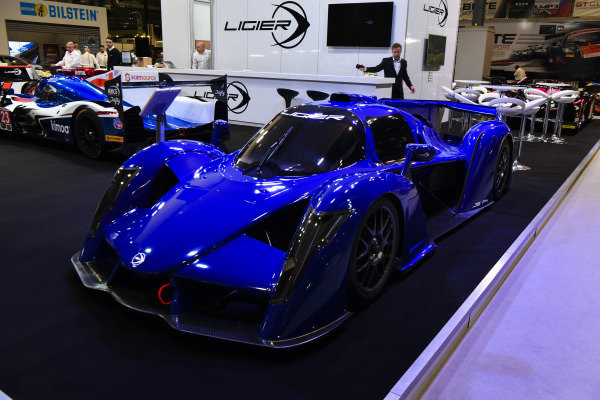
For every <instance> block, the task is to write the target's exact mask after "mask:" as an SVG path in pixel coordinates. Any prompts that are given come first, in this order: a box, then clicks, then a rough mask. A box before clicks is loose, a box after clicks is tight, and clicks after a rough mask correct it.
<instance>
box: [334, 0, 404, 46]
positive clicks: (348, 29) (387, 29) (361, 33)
mask: <svg viewBox="0 0 600 400" xmlns="http://www.w3.org/2000/svg"><path fill="white" fill-rule="evenodd" d="M393 14H394V2H392V1H382V2H376V3H341V4H329V9H328V14H327V46H352V47H389V46H390V44H391V39H392V20H393Z"/></svg>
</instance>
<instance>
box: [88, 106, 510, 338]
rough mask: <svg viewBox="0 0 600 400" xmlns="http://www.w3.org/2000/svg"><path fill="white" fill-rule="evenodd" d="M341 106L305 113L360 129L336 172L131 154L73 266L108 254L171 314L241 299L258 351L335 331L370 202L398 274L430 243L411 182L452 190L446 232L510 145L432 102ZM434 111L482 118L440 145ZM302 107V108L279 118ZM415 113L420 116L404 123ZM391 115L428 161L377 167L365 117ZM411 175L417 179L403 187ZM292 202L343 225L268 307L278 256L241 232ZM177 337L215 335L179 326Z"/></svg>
mask: <svg viewBox="0 0 600 400" xmlns="http://www.w3.org/2000/svg"><path fill="white" fill-rule="evenodd" d="M343 99H344V97H343V96H334V100H335V101H324V102H318V103H314V105H316V106H317V107H327V108H323V109H322V110H327V111H328V112H331V110H332V109H331V108H332V107H333V108H334V109H335V108H338V109H344V110H347V111H350V112H351V113H353V114H355V115H356V116H357V117H358V121H360V122H356V121H355V122H353V123H355V124H358V125H357V128H361V129H363V130H364V132H365V139H364V140H365V143H364V148H365V149H366V150H365V152H366V154H365V157H364V159H362V160H359V161H357V162H355V163H354V164H352V165H349V166H347V167H345V168H340V169H334V170H332V171H329V172H324V173H320V174H313V175H303V176H277V175H275V176H273V177H269V178H265V179H261V178H259V177H257V176H258V175H257V176H254V175H252V174H248V173H247V171H243V170H242V169H240V168H239V167H238V166H236V163H235V162H236V157H237V156H238V154H239V152H235V153H232V154H229V155H225V154H223V153H222V152H221V151H220V150H218V149H216V148H214V147H212V146H210V145H206V144H202V143H199V142H191V141H176V142H166V143H159V144H156V145H153V146H150V147H148V148H146V149H144V150H142V151H140V152H139V153H137V154H135V155H134V156H133V157H131V158H130V159H129V160H128V161H127V162H125V163H124V164H123V168H139V171H138V172H137V175H136V176H135V177H134V178H133V180H131V182H130V183H129V185H128V187H127V188H126V189H125V190H124V191H123V193H122V195H121V196H120V197H119V198H118V200H117V201H116V203H115V204H114V206H113V207H112V209H110V210H109V211H108V212H107V213H106V214H104V215H103V216H102V218H101V222H100V226H99V230H98V233H97V234H96V235H95V236H94V237H92V236H90V235H88V237H87V238H86V242H85V244H84V246H83V250H82V252H81V254H80V255H79V260H78V262H79V263H90V262H91V263H93V262H96V261H100V260H102V259H103V258H106V257H109V258H110V257H112V258H114V259H116V260H118V264H120V266H119V267H118V268H122V269H124V270H128V271H130V272H131V273H133V274H135V275H137V276H140V277H141V276H144V277H147V278H150V277H157V279H158V278H160V280H161V282H163V281H164V282H171V284H172V285H173V287H174V288H175V295H174V299H173V302H172V304H171V306H170V313H171V314H180V313H182V314H185V313H187V312H188V311H189V310H192V309H194V307H196V306H197V305H198V304H199V303H201V302H202V301H204V300H201V299H200V297H201V296H200V295H199V294H197V293H196V292H198V291H200V292H201V290H200V289H198V288H199V287H200V286H198V285H206V286H208V287H211V288H213V289H214V290H216V289H218V290H221V291H224V292H226V293H229V294H227V295H226V296H225V297H223V299H230V298H235V297H236V296H238V295H240V294H242V293H243V294H244V295H245V296H250V297H251V298H253V299H254V300H253V301H255V302H259V303H260V304H261V305H262V307H264V310H263V311H262V314H261V322H260V329H259V330H257V337H255V338H252V339H245V340H242V341H248V342H251V343H258V344H264V345H269V346H277V343H288V344H289V343H295V344H299V343H302V342H305V341H308V340H311V339H313V338H314V337H315V336H316V335H317V332H318V333H319V334H322V332H324V330H327V329H328V328H327V327H332V326H336V325H337V323H335V322H336V321H341V320H343V319H344V318H345V317H346V316H347V314H348V299H347V290H346V287H347V282H346V275H347V266H348V263H349V257H350V254H351V249H352V246H353V243H354V240H355V237H356V233H357V230H358V227H359V225H360V223H361V221H362V219H363V217H364V216H365V213H366V211H367V209H368V208H369V207H370V206H371V204H373V202H375V201H376V200H377V199H379V198H381V197H386V198H388V199H389V200H390V201H392V203H393V204H394V205H395V207H396V209H397V212H398V216H399V219H400V223H401V226H402V230H401V233H402V234H401V235H400V238H399V240H400V241H401V243H399V252H398V255H397V257H398V258H399V259H400V262H399V265H398V268H400V269H407V268H410V267H412V266H413V265H415V264H417V263H418V262H419V260H421V259H422V258H423V257H424V256H425V255H426V254H428V253H429V252H431V251H432V250H433V249H434V248H435V244H434V241H433V240H434V239H435V237H434V236H432V234H431V232H429V231H428V225H427V222H428V221H429V219H430V218H432V217H431V215H428V214H427V213H426V212H425V211H426V210H425V209H424V208H423V205H422V201H423V197H422V196H423V195H427V193H426V192H425V191H424V189H423V185H424V184H431V185H434V184H438V183H437V182H438V181H440V178H439V177H437V176H438V175H436V174H439V173H440V172H439V171H441V173H443V174H456V176H457V178H456V187H453V188H451V189H454V190H455V192H456V193H460V194H461V195H460V197H459V198H458V199H454V200H453V201H455V203H453V204H448V205H447V208H448V209H447V210H446V211H447V212H445V213H441V214H438V215H437V218H446V219H447V221H445V224H444V225H443V226H444V227H445V229H446V230H447V229H450V228H452V227H453V226H456V225H457V224H459V223H461V222H463V221H464V220H465V219H466V218H468V217H470V216H471V215H473V214H474V213H476V212H477V211H478V209H481V208H483V207H484V206H485V205H487V204H489V203H490V202H491V200H492V199H491V188H492V183H493V177H494V175H493V174H494V170H495V165H496V158H497V154H498V148H499V146H500V143H501V141H502V140H503V139H504V138H506V137H508V139H509V140H511V138H510V130H508V128H507V127H506V125H505V124H504V123H502V122H500V121H498V120H497V118H496V117H495V112H494V111H492V110H490V109H489V108H487V107H480V106H465V105H457V104H454V103H447V102H439V101H422V102H418V101H410V102H404V101H396V100H383V101H381V102H379V101H377V100H376V99H374V98H369V97H365V96H350V97H346V99H347V100H349V101H348V102H344V101H343ZM313 107H314V106H313ZM440 107H446V108H451V109H455V110H458V111H462V112H466V113H478V114H485V115H488V116H489V118H490V119H491V120H489V121H484V122H480V123H478V124H475V125H474V126H472V127H471V128H470V129H469V130H468V131H467V132H465V134H464V138H463V139H462V141H461V143H449V142H446V141H444V140H443V138H442V137H441V136H440V134H439V133H438V132H436V130H435V129H434V128H433V125H432V123H430V121H428V120H427V118H425V117H423V115H426V116H428V117H429V118H434V117H436V114H435V113H436V112H437V111H436V110H438V109H439V108H440ZM303 109H307V110H308V109H309V108H303V107H302V106H299V107H295V108H292V109H289V110H290V112H291V111H299V112H302V110H303ZM311 110H312V108H311ZM416 112H418V113H419V115H420V117H416V116H414V115H413V114H414V113H416ZM398 113H399V114H402V115H403V116H404V118H405V120H406V122H407V123H408V126H409V128H410V130H411V131H412V133H413V136H414V142H416V143H420V144H421V147H419V148H420V149H421V150H423V149H427V152H431V153H432V154H433V153H435V155H434V156H433V157H431V159H429V157H423V161H415V162H412V163H411V164H410V165H408V164H407V160H406V159H400V160H397V161H393V162H390V163H387V164H383V163H381V162H379V161H380V160H379V158H378V156H377V154H376V145H375V140H374V138H373V132H371V128H370V126H369V124H368V120H367V118H368V117H384V116H388V115H392V114H398ZM313 116H314V118H316V119H323V118H324V116H323V114H322V113H317V114H306V113H304V114H302V118H313ZM334 118H335V117H334ZM423 118H425V119H423ZM348 123H350V122H348ZM359 125H362V126H359ZM415 149H417V147H415ZM415 151H416V150H415ZM421 152H422V153H424V152H423V151H421ZM164 168H168V169H169V170H170V171H172V173H173V174H174V175H175V176H176V177H177V182H175V183H172V185H171V186H169V187H168V188H166V190H165V191H164V194H162V195H161V197H160V198H159V199H158V200H157V201H156V202H155V203H154V204H150V203H149V199H150V197H151V193H152V188H153V186H154V185H156V184H157V183H156V182H157V181H158V179H159V178H158V177H159V176H160V174H161V171H164ZM436 171H437V172H436ZM413 174H415V176H418V177H419V179H422V181H419V182H415V181H413V179H412V176H413ZM255 175H256V174H255ZM440 176H446V175H440ZM436 177H437V178H436ZM442 181H443V179H442ZM425 190H437V188H436V187H433V186H431V187H430V188H429V189H425ZM301 201H308V206H307V208H306V210H305V215H306V213H308V210H309V209H314V210H315V212H317V213H322V214H329V213H340V212H343V213H346V214H347V217H346V219H345V220H344V222H343V223H342V224H341V225H340V226H339V227H338V228H337V231H336V232H335V235H334V236H333V237H332V239H331V241H330V242H329V243H328V244H326V245H323V246H320V247H316V248H315V249H314V252H313V253H312V256H311V257H310V259H309V260H308V261H307V263H306V264H305V265H304V268H303V270H302V273H301V274H300V275H299V277H298V280H297V281H296V285H295V287H294V290H293V292H292V294H291V296H290V297H289V299H288V300H287V301H285V302H283V303H281V304H279V303H278V304H271V303H270V302H269V298H270V296H271V295H272V294H273V293H274V292H275V290H276V288H277V286H278V284H279V279H280V276H281V275H282V271H283V266H284V260H285V259H286V253H287V252H286V251H285V249H279V248H276V247H274V245H271V244H270V240H271V239H268V242H267V241H262V240H259V239H257V238H255V237H251V235H250V234H249V232H250V231H251V228H253V227H255V226H258V225H257V224H260V223H262V221H264V219H265V218H268V217H270V216H271V215H273V213H275V212H279V211H281V210H287V207H288V206H289V205H290V204H305V203H298V202H301ZM430 211H431V210H429V212H430ZM463 211H464V212H463ZM300 221H301V219H300V220H298V221H297V222H296V223H297V224H299V223H300ZM297 229H298V230H297V232H299V231H300V230H301V229H303V228H302V227H300V226H298V228H297ZM441 233H443V232H437V231H436V232H435V235H439V234H441ZM290 245H291V243H290ZM140 260H141V261H140ZM78 271H79V270H78ZM79 272H80V274H81V271H79ZM221 301H225V300H219V302H221ZM227 301H229V300H226V302H227ZM149 312H152V311H149ZM156 313H158V312H156ZM161 315H162V316H163V318H164V314H161ZM173 318H175V316H173ZM338 323H339V322H338ZM171 325H172V326H178V325H175V324H173V323H171ZM185 330H186V331H192V332H195V333H199V334H207V335H210V336H220V335H219V334H218V333H207V331H206V330H205V329H197V330H196V331H194V330H193V329H192V328H190V327H189V326H188V327H186V329H185ZM222 336H223V337H226V338H231V337H230V336H229V335H225V334H223V335H222ZM236 340H237V339H236Z"/></svg>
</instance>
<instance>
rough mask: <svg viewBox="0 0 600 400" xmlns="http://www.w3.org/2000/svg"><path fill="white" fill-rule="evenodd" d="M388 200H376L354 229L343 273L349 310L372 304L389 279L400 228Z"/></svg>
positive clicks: (393, 208)
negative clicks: (352, 240)
mask: <svg viewBox="0 0 600 400" xmlns="http://www.w3.org/2000/svg"><path fill="white" fill-rule="evenodd" d="M399 225H400V224H399V222H398V214H397V212H396V208H395V207H394V205H393V204H392V202H391V201H389V200H387V199H379V200H377V201H375V202H374V203H373V204H372V205H371V206H370V207H369V209H368V210H367V212H366V213H365V216H364V217H363V219H362V221H361V223H360V226H359V228H358V231H357V234H356V237H355V238H354V243H353V245H352V250H351V253H350V261H349V263H348V270H347V272H346V275H347V282H348V302H349V305H350V307H351V308H356V307H362V306H365V305H367V304H369V303H370V302H372V301H373V300H374V299H375V298H376V297H377V296H379V295H380V294H381V292H382V291H383V289H384V287H385V285H386V283H387V281H388V280H389V278H390V274H391V272H392V269H393V266H394V261H395V257H396V252H397V250H398V237H399V236H398V235H399V234H400V227H399Z"/></svg>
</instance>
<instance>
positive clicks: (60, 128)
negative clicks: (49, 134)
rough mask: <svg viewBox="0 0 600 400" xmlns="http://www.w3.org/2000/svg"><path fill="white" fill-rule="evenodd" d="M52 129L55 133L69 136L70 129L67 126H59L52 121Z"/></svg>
mask: <svg viewBox="0 0 600 400" xmlns="http://www.w3.org/2000/svg"><path fill="white" fill-rule="evenodd" d="M50 129H52V130H53V131H54V132H59V133H65V134H67V135H68V134H69V127H68V126H67V125H61V124H57V123H56V122H54V121H50Z"/></svg>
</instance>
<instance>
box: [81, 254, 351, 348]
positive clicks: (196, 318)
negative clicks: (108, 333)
mask: <svg viewBox="0 0 600 400" xmlns="http://www.w3.org/2000/svg"><path fill="white" fill-rule="evenodd" d="M80 254H81V253H80V252H79V253H76V254H75V255H73V257H71V262H72V263H73V266H74V267H75V270H76V271H77V274H78V275H79V278H80V279H81V281H82V283H83V284H84V286H86V287H88V288H90V289H95V290H100V291H104V292H108V293H110V294H111V295H112V297H113V298H114V299H115V300H117V301H118V302H119V303H121V304H123V305H124V306H126V307H128V308H130V309H133V310H136V311H141V312H144V313H148V314H154V315H158V316H159V317H161V318H162V319H164V320H165V321H166V322H167V323H168V324H169V325H170V326H171V327H173V328H175V329H177V330H179V331H182V332H187V333H193V334H196V335H202V336H208V337H214V338H219V339H225V340H230V341H234V342H241V343H248V344H252V345H258V346H265V347H273V348H286V347H294V346H298V345H301V344H304V343H308V342H311V341H313V340H315V339H317V338H319V337H321V336H323V335H325V334H326V333H328V332H330V331H332V330H333V329H335V328H336V327H338V326H339V325H340V324H341V323H342V322H344V321H345V320H346V319H347V318H348V317H349V316H350V315H352V313H350V312H345V313H344V314H343V315H342V316H341V317H339V318H338V319H336V320H335V321H332V322H331V323H329V324H327V325H325V326H323V327H320V328H318V329H316V330H314V331H312V332H309V333H307V334H304V335H301V336H298V337H294V338H290V339H284V340H264V339H261V338H260V337H259V332H260V324H255V323H252V322H245V321H234V320H225V319H221V318H218V317H215V316H211V315H208V314H205V313H198V312H194V311H184V312H182V313H180V314H176V315H175V314H171V313H169V312H167V311H164V310H160V309H158V308H155V307H152V306H149V305H147V304H144V303H143V302H140V301H136V299H135V297H133V296H128V294H127V292H125V291H119V290H115V289H114V288H112V287H110V286H109V285H108V284H107V280H108V277H106V276H104V275H103V274H101V273H99V272H98V271H96V270H94V268H93V267H92V266H91V265H90V264H88V263H82V262H81V261H80Z"/></svg>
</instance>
